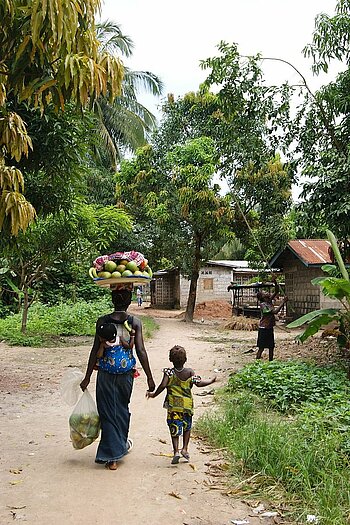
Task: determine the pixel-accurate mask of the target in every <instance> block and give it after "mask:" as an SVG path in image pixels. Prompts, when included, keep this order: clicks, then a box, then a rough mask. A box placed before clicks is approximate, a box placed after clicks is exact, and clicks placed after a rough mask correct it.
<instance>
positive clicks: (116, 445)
mask: <svg viewBox="0 0 350 525" xmlns="http://www.w3.org/2000/svg"><path fill="white" fill-rule="evenodd" d="M130 288H131V289H130ZM131 297H132V285H125V286H123V285H120V287H119V288H118V289H116V290H113V291H112V302H113V305H114V311H113V312H112V313H110V314H108V315H104V316H102V317H99V319H98V320H97V322H96V334H95V339H94V342H93V345H92V349H91V352H90V357H89V361H88V365H87V370H86V374H85V378H84V379H83V381H82V382H81V384H80V386H81V389H82V390H85V389H86V387H87V386H88V384H89V383H90V377H91V374H92V372H93V370H94V368H96V364H97V367H98V372H97V381H96V403H97V410H98V413H99V416H100V422H101V440H100V443H99V446H98V449H97V453H96V459H95V462H96V463H104V464H105V465H106V468H109V469H110V470H116V469H117V466H118V464H117V462H118V461H119V460H120V459H121V458H122V457H123V456H125V455H126V454H127V453H128V452H129V451H130V450H131V447H132V441H131V439H129V438H128V434H129V424H130V412H129V403H130V398H131V393H132V388H133V382H134V374H135V364H136V359H135V357H134V355H133V346H134V345H135V350H136V355H137V357H138V359H139V361H140V363H141V366H142V368H143V370H144V372H145V374H146V376H147V383H148V392H152V391H153V390H154V388H155V384H154V381H153V377H152V372H151V368H150V365H149V361H148V356H147V352H146V349H145V344H144V340H143V335H142V323H141V321H140V319H138V318H137V317H134V316H131V315H129V314H128V313H127V309H128V307H129V305H130V303H131Z"/></svg>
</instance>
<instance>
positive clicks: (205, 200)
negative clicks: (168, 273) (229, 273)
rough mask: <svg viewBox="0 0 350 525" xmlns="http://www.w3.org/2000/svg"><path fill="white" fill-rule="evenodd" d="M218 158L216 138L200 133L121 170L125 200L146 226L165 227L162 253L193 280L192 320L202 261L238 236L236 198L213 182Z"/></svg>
mask: <svg viewBox="0 0 350 525" xmlns="http://www.w3.org/2000/svg"><path fill="white" fill-rule="evenodd" d="M217 162H218V156H217V152H216V149H215V147H214V143H213V141H212V139H210V138H208V137H200V138H196V139H193V140H190V141H188V142H185V143H184V144H179V145H177V146H174V147H173V149H172V151H170V152H169V153H168V154H167V155H166V157H165V158H164V157H162V156H160V157H158V154H157V151H155V150H153V149H152V148H151V146H148V147H146V148H142V149H140V150H138V151H137V155H136V158H135V159H132V160H130V161H124V162H123V163H122V165H121V170H120V172H119V173H118V195H119V197H120V202H121V203H123V206H126V208H127V210H130V211H131V213H134V214H136V216H137V217H138V220H139V223H140V224H142V226H143V229H144V230H146V229H147V228H150V229H151V231H154V226H155V225H156V226H157V228H159V230H158V233H159V239H160V244H161V246H162V247H163V253H162V256H163V257H166V258H167V259H168V260H169V261H172V265H173V266H178V267H179V268H180V270H181V271H182V273H184V274H186V275H188V276H189V278H190V281H191V282H190V292H189V297H188V302H187V307H186V315H185V319H186V321H192V320H193V312H194V307H195V302H196V293H197V281H198V277H199V269H200V266H201V264H202V262H203V261H204V260H206V259H207V258H208V255H209V254H211V253H213V251H214V250H215V251H216V249H217V241H218V239H221V243H222V244H224V243H225V242H226V241H227V240H228V239H230V238H232V237H233V233H232V223H233V217H234V214H233V211H232V208H231V200H230V198H227V197H225V196H221V195H220V187H219V185H218V184H215V183H214V181H213V177H214V174H215V171H216V167H217ZM169 232H171V235H169ZM155 244H157V243H155ZM152 260H153V259H152Z"/></svg>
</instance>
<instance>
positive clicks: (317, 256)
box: [288, 239, 332, 266]
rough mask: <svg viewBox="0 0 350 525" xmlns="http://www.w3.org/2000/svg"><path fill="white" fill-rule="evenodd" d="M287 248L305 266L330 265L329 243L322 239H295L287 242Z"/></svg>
mask: <svg viewBox="0 0 350 525" xmlns="http://www.w3.org/2000/svg"><path fill="white" fill-rule="evenodd" d="M288 247H289V248H290V249H291V250H292V252H294V253H295V255H296V256H297V257H298V258H299V259H301V261H302V262H303V263H304V264H305V265H306V266H310V265H314V264H316V265H322V264H326V263H331V262H332V261H331V258H330V255H329V252H328V251H329V247H330V242H329V241H325V240H322V239H295V240H293V241H289V242H288Z"/></svg>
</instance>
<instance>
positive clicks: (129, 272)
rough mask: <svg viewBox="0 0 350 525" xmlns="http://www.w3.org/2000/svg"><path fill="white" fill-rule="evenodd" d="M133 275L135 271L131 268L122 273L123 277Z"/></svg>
mask: <svg viewBox="0 0 350 525" xmlns="http://www.w3.org/2000/svg"><path fill="white" fill-rule="evenodd" d="M132 275H133V273H132V272H131V271H130V270H125V271H124V272H123V273H122V277H131V276H132Z"/></svg>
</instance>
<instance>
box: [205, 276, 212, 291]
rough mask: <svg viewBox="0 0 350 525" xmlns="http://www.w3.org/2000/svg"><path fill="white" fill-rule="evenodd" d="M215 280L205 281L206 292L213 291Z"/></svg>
mask: <svg viewBox="0 0 350 525" xmlns="http://www.w3.org/2000/svg"><path fill="white" fill-rule="evenodd" d="M213 284H214V279H208V278H206V279H203V288H204V290H213Z"/></svg>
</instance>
